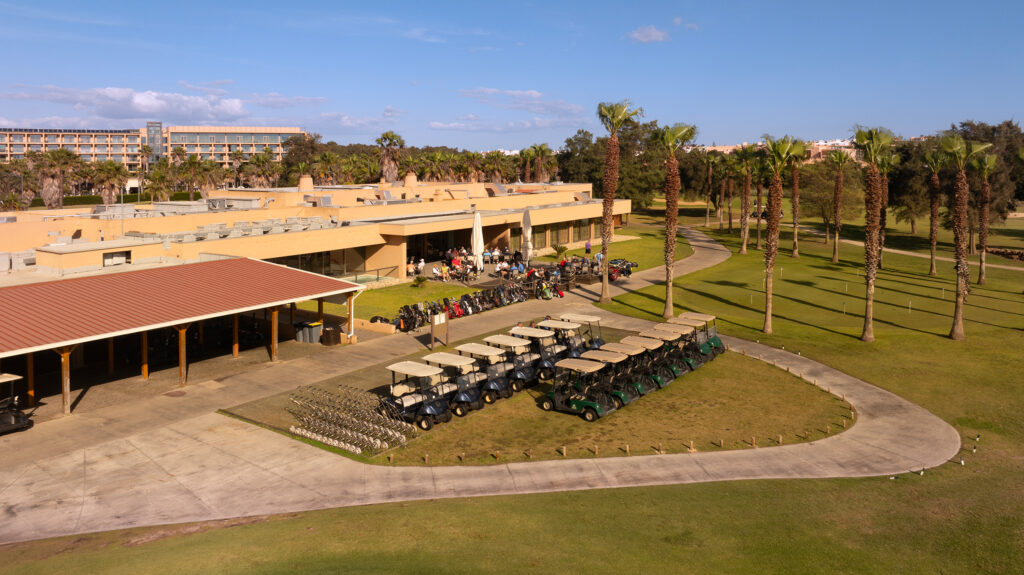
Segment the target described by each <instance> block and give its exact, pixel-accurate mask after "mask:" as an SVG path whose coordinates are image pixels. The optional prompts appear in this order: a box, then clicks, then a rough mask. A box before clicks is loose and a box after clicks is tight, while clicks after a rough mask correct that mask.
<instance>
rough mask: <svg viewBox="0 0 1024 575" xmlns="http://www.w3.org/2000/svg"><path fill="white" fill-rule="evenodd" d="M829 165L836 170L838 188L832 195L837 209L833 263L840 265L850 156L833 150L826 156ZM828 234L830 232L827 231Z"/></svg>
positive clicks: (834, 225) (833, 226)
mask: <svg viewBox="0 0 1024 575" xmlns="http://www.w3.org/2000/svg"><path fill="white" fill-rule="evenodd" d="M826 161H828V163H829V165H831V166H834V167H835V169H836V187H835V191H834V192H833V193H832V204H833V207H834V209H835V223H834V224H833V225H832V233H833V236H834V239H835V241H834V242H832V263H834V264H837V263H839V230H840V229H842V227H843V170H844V169H846V164H847V162H849V161H850V156H848V155H847V154H846V152H844V151H842V150H832V151H831V152H829V153H828V156H826ZM825 233H828V230H826V231H825Z"/></svg>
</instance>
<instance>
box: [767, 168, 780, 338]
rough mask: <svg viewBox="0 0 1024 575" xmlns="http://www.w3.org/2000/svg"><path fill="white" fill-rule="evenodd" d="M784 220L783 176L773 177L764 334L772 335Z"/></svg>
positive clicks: (769, 214) (770, 194)
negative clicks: (774, 295) (773, 287)
mask: <svg viewBox="0 0 1024 575" xmlns="http://www.w3.org/2000/svg"><path fill="white" fill-rule="evenodd" d="M781 218H782V176H781V175H779V174H773V175H772V181H771V185H770V186H769V187H768V227H767V232H768V234H767V235H768V238H767V241H765V246H764V286H765V291H764V333H768V334H770V333H772V286H773V281H772V276H773V275H774V273H775V256H776V255H777V254H778V251H779V220H780V219H781Z"/></svg>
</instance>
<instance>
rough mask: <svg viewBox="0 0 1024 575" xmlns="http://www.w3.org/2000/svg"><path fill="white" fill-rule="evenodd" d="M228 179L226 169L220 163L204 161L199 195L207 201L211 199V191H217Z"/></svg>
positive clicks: (200, 174)
mask: <svg viewBox="0 0 1024 575" xmlns="http://www.w3.org/2000/svg"><path fill="white" fill-rule="evenodd" d="M225 177H226V174H225V170H224V167H223V166H221V165H220V162H217V161H214V160H204V161H203V163H202V165H201V166H200V170H199V194H200V196H202V198H203V199H204V200H205V199H207V198H208V197H210V191H211V190H215V189H217V188H218V187H220V186H221V185H223V184H224V179H225Z"/></svg>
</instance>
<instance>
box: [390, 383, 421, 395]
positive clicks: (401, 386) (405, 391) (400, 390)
mask: <svg viewBox="0 0 1024 575" xmlns="http://www.w3.org/2000/svg"><path fill="white" fill-rule="evenodd" d="M414 391H416V388H415V387H413V386H411V385H409V384H406V383H396V384H395V385H393V386H391V395H392V396H394V397H404V396H407V395H409V394H410V393H412V392H414Z"/></svg>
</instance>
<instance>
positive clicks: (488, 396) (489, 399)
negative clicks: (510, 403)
mask: <svg viewBox="0 0 1024 575" xmlns="http://www.w3.org/2000/svg"><path fill="white" fill-rule="evenodd" d="M483 398H484V403H487V404H491V403H494V402H495V401H497V399H498V398H497V397H495V396H494V392H493V391H491V390H487V391H485V392H484V395H483Z"/></svg>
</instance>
